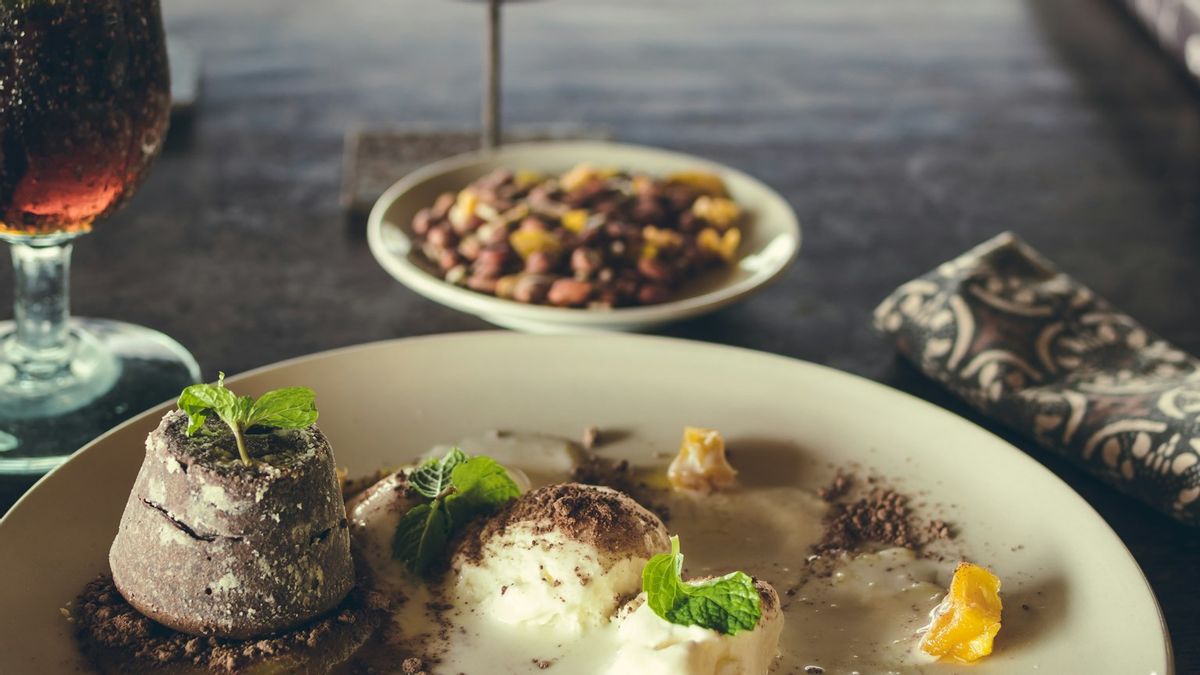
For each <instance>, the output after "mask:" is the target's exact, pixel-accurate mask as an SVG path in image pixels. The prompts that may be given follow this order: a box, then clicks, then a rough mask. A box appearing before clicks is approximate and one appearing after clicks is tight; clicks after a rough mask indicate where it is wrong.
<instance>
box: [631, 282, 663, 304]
mask: <svg viewBox="0 0 1200 675" xmlns="http://www.w3.org/2000/svg"><path fill="white" fill-rule="evenodd" d="M670 295H671V293H670V291H668V290H667V288H666V286H660V285H658V284H643V285H642V287H641V288H639V289H638V292H637V300H638V302H640V303H642V304H643V305H655V304H658V303H660V302H663V301H665V300H666V299H667V298H668V297H670Z"/></svg>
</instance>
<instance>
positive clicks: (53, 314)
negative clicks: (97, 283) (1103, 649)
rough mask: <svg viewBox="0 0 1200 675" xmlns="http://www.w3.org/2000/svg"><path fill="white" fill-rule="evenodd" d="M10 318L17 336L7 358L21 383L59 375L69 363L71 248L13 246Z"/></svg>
mask: <svg viewBox="0 0 1200 675" xmlns="http://www.w3.org/2000/svg"><path fill="white" fill-rule="evenodd" d="M12 258H13V272H14V275H13V276H14V284H13V290H14V296H15V297H14V302H13V318H14V321H15V323H16V328H17V329H16V334H15V339H13V340H12V341H11V342H10V343H9V345H8V350H9V356H10V357H15V358H13V359H12V361H13V365H14V366H16V368H17V370H18V371H19V372H20V376H21V377H22V379H34V380H40V379H46V378H49V377H53V376H55V375H56V374H58V373H60V372H62V371H63V369H65V368H66V367H67V364H68V363H69V362H70V359H71V340H70V331H69V329H68V325H67V318H68V316H69V311H70V310H69V306H70V283H69V282H70V274H69V271H70V264H71V243H70V242H62V241H60V242H55V243H50V244H47V245H41V246H31V245H29V244H23V243H15V242H14V243H13V244H12Z"/></svg>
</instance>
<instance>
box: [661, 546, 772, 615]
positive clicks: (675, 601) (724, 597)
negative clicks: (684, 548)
mask: <svg viewBox="0 0 1200 675" xmlns="http://www.w3.org/2000/svg"><path fill="white" fill-rule="evenodd" d="M642 590H644V591H645V592H646V604H648V605H650V609H651V610H653V611H654V613H655V614H657V615H658V616H660V617H661V618H663V619H665V620H667V621H669V622H671V623H673V624H677V625H680V626H700V627H702V628H709V629H712V630H715V631H717V632H718V633H724V634H726V635H734V634H736V633H738V632H740V631H743V630H754V627H755V626H756V625H758V620H759V619H760V618H761V617H762V599H761V598H759V596H758V590H757V589H756V588H754V580H753V579H751V578H750V577H749V576H747V575H746V574H745V573H744V572H733V573H732V574H726V575H725V576H723V577H720V578H717V579H709V580H708V581H703V582H700V583H698V584H691V583H687V582H685V581H684V580H683V555H682V554H681V553H680V552H679V537H671V552H670V553H660V554H659V555H656V556H654V557H653V558H651V559H650V560H649V561H648V562H647V563H646V566H645V567H644V568H642Z"/></svg>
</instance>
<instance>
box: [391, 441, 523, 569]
mask: <svg viewBox="0 0 1200 675" xmlns="http://www.w3.org/2000/svg"><path fill="white" fill-rule="evenodd" d="M408 483H409V485H410V486H411V487H412V488H413V491H414V492H416V493H417V494H418V495H420V496H421V497H424V498H426V499H429V500H430V501H428V502H423V503H420V504H417V505H416V506H414V507H412V508H411V509H409V510H408V513H405V514H404V516H403V517H401V518H400V522H399V523H398V524H397V525H396V534H395V535H394V537H393V538H392V557H394V558H397V559H398V560H401V561H402V562H404V564H405V565H407V566H408V568H409V569H410V570H412V571H413V572H414V573H415V574H417V575H418V576H424V575H425V574H426V573H427V572H428V571H429V570H430V569H431V567H432V566H433V563H435V562H437V561H439V560H441V559H442V557H443V556H444V555H445V550H446V545H447V544H448V542H449V541H450V539H451V538H453V536H454V535H455V534H456V532H457V531H458V530H459V529H461V528H462V527H463V526H465V525H466V524H467V523H469V522H470V521H471V519H472V518H475V517H476V516H479V515H483V514H487V513H493V512H495V511H496V510H497V509H499V508H500V507H502V506H504V505H505V504H507V503H508V502H509V501H511V500H513V499H516V498H517V497H519V496H521V490H520V488H518V487H517V484H516V483H514V482H513V481H512V479H511V478H509V477H508V472H507V471H505V470H504V467H503V466H501V465H500V464H498V463H497V462H496V461H495V460H493V459H492V458H490V457H467V455H466V453H464V452H463V451H462V450H459V449H458V448H452V449H451V450H450V451H449V452H447V453H446V456H445V457H442V458H441V459H431V460H428V461H427V462H425V463H424V464H422V465H421V466H419V467H417V468H416V469H413V470H412V471H411V472H410V473H409V474H408Z"/></svg>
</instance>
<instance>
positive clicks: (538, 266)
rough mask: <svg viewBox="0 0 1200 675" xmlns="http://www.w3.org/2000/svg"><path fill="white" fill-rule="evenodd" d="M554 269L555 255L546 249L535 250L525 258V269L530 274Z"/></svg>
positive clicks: (543, 272)
mask: <svg viewBox="0 0 1200 675" xmlns="http://www.w3.org/2000/svg"><path fill="white" fill-rule="evenodd" d="M553 269H554V256H552V255H550V254H549V253H547V252H545V251H534V252H533V253H530V254H529V257H528V258H525V271H526V272H529V273H530V274H547V273H548V272H550V271H551V270H553Z"/></svg>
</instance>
